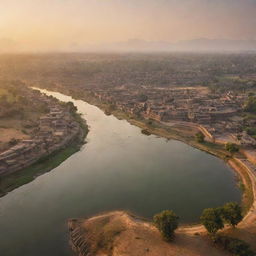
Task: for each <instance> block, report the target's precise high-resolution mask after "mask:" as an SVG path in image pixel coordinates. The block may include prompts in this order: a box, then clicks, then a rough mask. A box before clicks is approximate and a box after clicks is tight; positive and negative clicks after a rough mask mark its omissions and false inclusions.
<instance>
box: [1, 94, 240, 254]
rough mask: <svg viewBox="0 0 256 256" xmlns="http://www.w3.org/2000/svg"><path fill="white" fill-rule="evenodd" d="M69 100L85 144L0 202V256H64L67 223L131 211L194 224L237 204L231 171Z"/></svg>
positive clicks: (202, 155)
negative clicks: (213, 210) (209, 210)
mask: <svg viewBox="0 0 256 256" xmlns="http://www.w3.org/2000/svg"><path fill="white" fill-rule="evenodd" d="M47 93H48V94H49V95H53V96H54V97H56V98H58V99H60V100H61V101H72V102H73V103H74V104H75V105H76V106H77V107H78V110H79V112H80V113H82V115H83V117H84V118H85V119H86V120H87V123H88V125H89V129H90V131H89V134H88V136H87V138H86V140H87V144H86V145H84V146H83V148H82V149H81V151H79V152H77V153H75V154H74V155H72V156H71V157H70V158H68V159H67V160H66V161H64V162H63V163H62V164H61V165H60V166H58V167H57V168H55V169H54V170H52V171H51V172H49V173H46V174H44V175H42V176H39V177H38V178H36V179H35V180H34V181H33V182H31V183H29V184H26V185H24V186H22V187H20V188H18V189H16V190H14V191H12V192H10V193H8V194H7V195H6V196H4V197H2V198H1V199H0V229H1V232H0V255H2V256H13V255H15V256H21V255H26V256H35V255H36V256H45V255H54V256H68V255H69V256H70V255H71V251H70V249H69V246H68V233H67V225H66V221H67V219H68V218H72V217H74V218H77V217H87V216H88V217H89V216H92V215H94V214H97V213H101V212H103V211H110V210H115V209H124V210H130V211H132V212H134V213H136V214H138V215H141V216H144V217H149V218H151V217H152V216H153V215H154V214H155V213H158V212H159V211H162V210H165V209H172V210H174V211H175V212H176V213H177V214H178V215H179V216H180V218H181V221H182V222H184V223H188V222H196V221H198V218H199V216H200V214H201V211H202V210H203V209H204V208H206V207H215V206H219V205H222V204H223V203H225V202H228V201H240V200H241V193H240V191H239V189H238V188H237V186H236V180H235V175H234V173H233V171H232V170H231V169H230V168H229V167H228V166H227V165H226V164H225V163H224V162H223V161H222V160H220V159H218V158H216V157H214V156H212V155H209V154H207V153H205V152H202V151H199V150H197V149H195V148H192V147H190V146H188V145H186V144H184V143H182V142H179V141H175V140H171V141H167V140H166V139H163V138H158V137H156V136H154V135H151V136H146V135H143V134H142V133H141V131H140V129H139V128H137V127H135V126H132V125H130V124H129V123H128V122H127V121H124V120H118V119H116V118H115V117H114V116H106V115H105V114H104V112H103V111H101V110H100V109H99V108H97V107H95V106H93V105H89V104H87V103H86V102H84V101H80V100H74V99H72V98H71V97H68V96H65V95H63V94H60V93H52V92H47Z"/></svg>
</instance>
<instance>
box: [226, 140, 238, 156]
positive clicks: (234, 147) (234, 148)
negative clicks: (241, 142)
mask: <svg viewBox="0 0 256 256" xmlns="http://www.w3.org/2000/svg"><path fill="white" fill-rule="evenodd" d="M225 148H226V150H227V151H228V152H230V153H231V154H234V153H235V152H238V151H239V146H238V145H237V144H235V143H230V142H228V143H227V144H226V145H225Z"/></svg>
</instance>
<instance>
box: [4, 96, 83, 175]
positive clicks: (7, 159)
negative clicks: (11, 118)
mask: <svg viewBox="0 0 256 256" xmlns="http://www.w3.org/2000/svg"><path fill="white" fill-rule="evenodd" d="M28 97H34V102H35V103H36V102H43V103H44V104H45V105H47V106H48V108H49V109H50V111H49V113H47V114H45V115H44V116H41V117H40V120H39V121H38V126H37V130H36V132H35V134H34V135H33V136H31V138H30V139H27V140H22V141H20V142H19V143H18V144H16V145H15V146H13V147H11V148H9V149H8V150H7V151H4V152H2V153H1V154H0V175H3V174H9V173H12V172H15V171H18V170H20V169H23V168H25V167H28V166H30V165H31V164H33V163H35V162H37V161H38V160H39V159H42V158H43V157H46V156H48V155H50V154H51V153H53V152H55V151H57V150H59V149H61V148H63V147H65V146H66V145H67V144H68V143H70V142H71V141H72V140H74V139H75V138H76V137H77V136H78V135H79V133H80V125H79V123H78V122H76V121H75V120H74V118H73V117H72V115H71V113H70V111H69V110H68V108H67V107H65V106H64V105H61V104H60V103H59V102H58V101H56V100H54V99H53V98H51V97H47V96H46V95H43V94H40V93H39V92H30V93H29V95H28Z"/></svg>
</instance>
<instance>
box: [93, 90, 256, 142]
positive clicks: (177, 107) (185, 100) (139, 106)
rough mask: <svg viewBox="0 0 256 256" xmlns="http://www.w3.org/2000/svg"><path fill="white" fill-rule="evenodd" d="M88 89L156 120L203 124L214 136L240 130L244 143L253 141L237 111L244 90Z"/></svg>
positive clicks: (117, 105) (237, 132)
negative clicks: (210, 91) (214, 91)
mask: <svg viewBox="0 0 256 256" xmlns="http://www.w3.org/2000/svg"><path fill="white" fill-rule="evenodd" d="M91 93H93V94H94V96H95V97H97V98H98V99H99V100H101V101H103V102H106V103H109V104H112V105H113V106H115V107H116V108H118V109H120V110H122V111H124V112H126V113H130V114H132V115H136V116H138V117H143V118H145V119H153V120H156V121H159V122H163V123H167V122H173V121H179V122H183V123H184V122H186V123H188V124H189V123H196V124H198V125H200V126H203V127H204V128H206V129H207V131H208V132H209V133H210V134H212V135H213V136H218V135H220V134H221V135H223V134H225V133H229V134H236V136H237V135H238V134H240V133H241V134H240V137H241V139H242V140H241V141H243V143H244V144H248V143H247V142H249V141H250V143H249V144H251V145H253V144H256V143H255V140H254V139H253V138H252V137H250V136H248V135H246V134H245V133H242V120H243V118H242V117H241V116H240V115H239V112H240V111H241V109H242V106H243V104H244V102H245V100H246V98H247V95H246V94H239V95H237V94H234V93H233V92H231V91H229V92H226V93H209V92H208V91H207V89H205V88H200V87H183V88H182V87H175V88H151V87H148V88H147V87H144V88H143V87H142V88H140V89H138V87H137V88H135V87H134V88H133V87H131V88H130V89H127V87H126V88H124V87H120V88H115V89H113V88H112V89H105V90H104V89H102V88H99V89H96V90H93V91H92V92H91Z"/></svg>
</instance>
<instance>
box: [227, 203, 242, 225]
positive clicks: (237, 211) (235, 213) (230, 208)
mask: <svg viewBox="0 0 256 256" xmlns="http://www.w3.org/2000/svg"><path fill="white" fill-rule="evenodd" d="M222 217H223V219H224V220H225V221H226V222H227V223H229V224H230V225H232V226H233V227H234V226H236V225H237V224H238V223H239V222H240V221H241V220H242V219H243V216H242V209H241V207H240V205H238V204H237V203H234V202H230V203H226V204H225V205H224V206H223V211H222Z"/></svg>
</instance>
